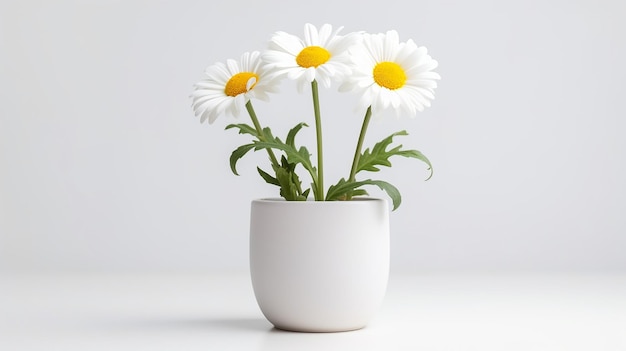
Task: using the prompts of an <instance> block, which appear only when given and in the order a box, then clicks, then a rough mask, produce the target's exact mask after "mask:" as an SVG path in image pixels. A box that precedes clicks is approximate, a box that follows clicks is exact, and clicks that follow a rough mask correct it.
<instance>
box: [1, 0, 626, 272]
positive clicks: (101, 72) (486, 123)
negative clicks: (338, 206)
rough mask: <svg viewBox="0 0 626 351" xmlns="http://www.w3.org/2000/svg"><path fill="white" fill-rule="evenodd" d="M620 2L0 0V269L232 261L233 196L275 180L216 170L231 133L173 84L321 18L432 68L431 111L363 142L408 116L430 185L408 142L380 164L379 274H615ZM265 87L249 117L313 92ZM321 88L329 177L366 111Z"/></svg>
mask: <svg viewBox="0 0 626 351" xmlns="http://www.w3.org/2000/svg"><path fill="white" fill-rule="evenodd" d="M624 18H626V3H625V2H623V1H608V0H603V1H595V0H594V1H592V0H581V1H565V0H563V1H559V0H551V1H543V0H542V1H540V0H530V1H487V0H476V1H414V2H411V1H400V0H386V1H370V0H365V1H350V2H347V1H346V2H338V1H327V0H318V1H311V2H298V1H286V0H285V1H279V0H272V1H250V0H248V1H173V0H171V1H114V0H110V1H106V0H100V1H95V0H91V1H89V0H85V1H78V0H76V1H70V0H59V1H8V2H7V1H3V2H2V3H1V4H0V269H1V270H4V271H23V272H28V271H38V272H46V271H81V272H126V271H134V272H156V271H173V272H176V271H234V270H237V271H241V270H245V269H246V268H247V265H248V260H247V254H248V252H247V250H248V248H247V243H248V237H247V235H248V215H249V204H250V200H251V199H253V198H258V197H268V196H276V190H275V188H273V187H271V186H269V185H266V184H265V183H263V182H262V180H261V179H260V178H259V177H258V175H257V174H256V171H255V167H256V165H257V164H263V162H265V161H266V160H265V157H264V155H262V154H261V153H258V154H255V155H252V156H248V157H247V158H246V159H244V160H242V161H241V163H240V165H239V170H240V174H241V176H240V177H235V176H234V175H232V174H231V173H230V170H229V167H228V157H229V155H230V152H231V151H232V150H233V149H234V148H235V147H237V146H238V145H240V144H243V143H245V142H247V141H248V139H247V138H246V137H244V136H240V135H236V134H235V133H234V132H233V131H224V130H223V129H224V126H226V125H227V124H229V123H231V122H233V120H229V119H227V118H219V119H218V120H217V121H216V123H215V124H213V125H207V124H203V125H201V124H200V123H199V120H198V119H197V118H195V117H194V115H193V113H192V110H191V107H190V99H189V97H188V96H189V94H190V93H191V91H192V86H193V84H194V83H195V82H197V81H198V80H200V79H202V77H203V71H204V68H205V67H206V66H208V65H210V64H212V63H214V62H217V61H224V60H226V59H228V58H238V57H239V56H240V55H241V53H243V52H244V51H250V50H263V49H264V48H265V45H266V43H267V41H268V40H269V38H270V36H271V34H272V33H273V32H275V31H278V30H282V31H286V32H289V33H293V34H297V35H302V27H303V24H304V23H306V22H311V23H313V24H315V25H317V26H319V25H321V24H323V23H326V22H328V23H331V24H333V25H334V26H345V29H344V32H350V31H355V30H365V31H368V32H380V31H386V30H388V29H397V30H398V31H399V33H400V36H401V39H402V40H407V39H409V38H412V39H413V40H415V41H416V42H417V44H418V45H423V46H426V47H427V48H428V49H429V52H430V54H431V55H432V56H433V57H434V58H435V59H436V60H438V61H439V64H440V67H439V68H438V70H437V71H438V72H439V73H440V74H441V76H442V80H441V82H440V86H439V88H438V89H437V91H436V99H435V101H434V103H433V106H432V108H430V109H427V110H426V111H425V112H424V113H421V114H419V115H418V116H417V117H416V118H415V119H409V118H400V119H397V120H396V119H390V120H381V121H376V122H374V124H373V125H372V126H371V127H370V134H368V139H367V141H366V142H367V143H368V144H369V145H371V144H372V143H374V142H375V141H377V140H378V139H380V138H381V137H383V136H386V135H388V134H390V133H392V132H394V131H397V130H401V129H406V130H407V131H408V132H409V133H410V136H409V137H404V139H402V140H400V139H399V140H398V141H400V142H402V143H403V144H404V145H405V146H407V147H409V148H416V149H419V150H421V151H422V152H424V153H425V154H426V155H427V156H428V157H429V158H430V159H431V160H432V162H433V164H434V169H435V175H434V177H433V178H432V179H431V180H429V181H426V182H424V181H423V179H424V178H425V177H426V176H427V172H426V170H425V168H424V167H423V165H422V164H420V163H419V162H417V161H414V160H404V159H397V160H395V162H394V166H393V168H391V169H389V170H384V171H383V172H382V173H381V174H380V176H381V178H383V179H386V180H388V181H390V182H392V183H394V184H395V185H396V186H397V187H399V188H400V190H401V191H402V194H403V200H404V202H403V205H402V206H401V207H400V209H399V210H397V211H396V212H394V213H392V216H391V221H392V270H395V271H400V270H403V271H424V270H455V271H464V270H483V271H492V270H504V271H519V270H526V271H564V270H565V271H572V270H575V271H624V270H626V255H625V254H624V252H625V251H626V250H625V249H626V235H625V232H626V219H625V218H626V217H624V208H625V206H624V205H625V204H626V186H625V185H624V182H625V179H626V141H625V139H624V136H623V135H624V130H625V129H626V122H625V121H624V118H625V117H626V108H625V107H624V104H623V101H624V96H625V93H626V89H625V88H626V83H625V82H626V68H625V66H624V62H626V25H625V24H624ZM281 90H282V93H281V94H280V95H274V96H273V99H272V101H271V102H270V103H257V104H256V107H257V112H258V113H259V117H260V118H261V120H262V121H263V122H265V123H264V124H270V125H271V126H272V127H273V129H274V130H275V131H276V133H277V134H284V132H285V131H286V130H287V129H288V128H289V127H291V126H293V125H295V124H296V123H297V122H300V121H307V122H308V123H309V124H311V125H312V124H313V123H312V109H311V102H310V96H309V94H308V93H303V94H297V93H296V92H295V89H294V85H293V84H289V83H288V82H286V83H285V84H284V85H283V86H281ZM321 95H322V96H321V99H322V101H321V104H322V113H323V115H322V117H323V118H324V127H325V132H324V133H325V134H324V135H325V138H326V140H325V143H326V145H325V146H326V150H327V153H326V170H327V181H326V182H327V184H331V183H332V182H333V181H336V179H338V178H339V177H342V176H346V175H347V174H346V173H347V172H348V168H349V163H350V154H351V153H352V150H353V147H354V143H355V140H356V137H357V133H358V127H359V125H360V122H361V118H362V117H361V116H360V115H359V114H354V113H353V103H354V98H353V97H351V96H349V95H340V94H339V93H337V92H336V91H335V90H333V89H331V90H326V89H323V90H322V92H321ZM242 121H246V120H245V119H242ZM311 137H312V128H309V129H308V130H306V131H305V132H303V135H302V138H301V139H300V140H301V141H302V142H303V143H307V142H309V141H311V140H312V139H311ZM309 147H310V149H313V145H312V144H309ZM371 194H372V195H376V196H384V194H382V193H379V192H377V191H376V190H375V189H372V191H371ZM303 225H305V224H303Z"/></svg>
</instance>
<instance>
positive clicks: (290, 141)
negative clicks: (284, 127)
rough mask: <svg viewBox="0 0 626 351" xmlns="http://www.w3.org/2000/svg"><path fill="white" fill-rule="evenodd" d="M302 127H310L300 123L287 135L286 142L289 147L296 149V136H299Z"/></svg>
mask: <svg viewBox="0 0 626 351" xmlns="http://www.w3.org/2000/svg"><path fill="white" fill-rule="evenodd" d="M302 127H308V125H307V124H306V123H298V124H296V126H295V127H293V128H291V130H289V133H287V140H285V143H286V144H287V145H290V146H293V147H295V139H296V134H298V132H299V131H300V129H302Z"/></svg>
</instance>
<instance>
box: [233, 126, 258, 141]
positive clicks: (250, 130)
mask: <svg viewBox="0 0 626 351" xmlns="http://www.w3.org/2000/svg"><path fill="white" fill-rule="evenodd" d="M232 128H237V129H239V134H250V135H252V136H255V137H257V138H258V137H259V133H257V131H256V129H254V127H252V126H250V125H248V124H245V123H241V124H229V125H227V126H226V128H224V129H225V130H228V129H232Z"/></svg>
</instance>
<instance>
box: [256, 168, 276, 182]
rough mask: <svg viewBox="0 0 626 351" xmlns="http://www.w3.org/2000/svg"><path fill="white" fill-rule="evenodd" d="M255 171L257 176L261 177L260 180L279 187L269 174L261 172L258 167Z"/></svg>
mask: <svg viewBox="0 0 626 351" xmlns="http://www.w3.org/2000/svg"><path fill="white" fill-rule="evenodd" d="M256 169H257V171H258V172H259V174H260V175H261V178H263V180H265V182H267V183H268V184H272V185H276V186H280V183H279V182H278V179H276V178H274V177H272V176H271V175H270V174H269V173H267V172H265V171H264V170H262V169H261V168H259V167H257V168H256Z"/></svg>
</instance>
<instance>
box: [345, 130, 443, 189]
mask: <svg viewBox="0 0 626 351" xmlns="http://www.w3.org/2000/svg"><path fill="white" fill-rule="evenodd" d="M402 135H409V134H408V133H407V132H406V131H404V130H402V131H399V132H396V133H393V134H391V135H390V136H388V137H386V138H385V139H383V140H381V141H380V142H378V143H376V145H374V147H373V148H372V149H371V151H370V149H369V148H368V149H366V150H365V151H364V152H363V154H362V155H361V157H360V158H359V163H358V165H357V172H356V173H358V172H360V171H369V172H378V171H380V168H379V167H380V166H385V167H391V162H390V161H389V158H390V157H391V156H403V157H409V158H416V159H418V160H420V161H422V162H424V163H426V164H427V165H428V170H429V171H430V175H429V176H428V178H427V179H426V180H428V179H430V178H431V177H432V175H433V167H432V164H431V163H430V161H429V160H428V158H426V156H424V154H422V153H421V152H419V151H417V150H402V145H398V146H396V147H394V148H392V149H390V150H387V148H388V147H389V145H390V144H391V143H392V142H393V138H394V137H395V136H402Z"/></svg>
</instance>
